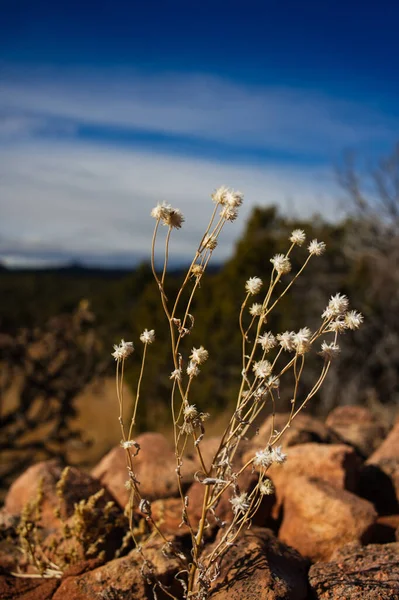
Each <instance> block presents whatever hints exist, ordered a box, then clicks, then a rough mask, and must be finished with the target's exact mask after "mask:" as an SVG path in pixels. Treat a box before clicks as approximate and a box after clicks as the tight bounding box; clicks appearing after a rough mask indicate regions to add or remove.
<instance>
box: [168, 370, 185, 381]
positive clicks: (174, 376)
mask: <svg viewBox="0 0 399 600" xmlns="http://www.w3.org/2000/svg"><path fill="white" fill-rule="evenodd" d="M181 376H182V372H181V369H175V370H174V371H172V373H171V374H170V377H169V379H174V380H175V381H181Z"/></svg>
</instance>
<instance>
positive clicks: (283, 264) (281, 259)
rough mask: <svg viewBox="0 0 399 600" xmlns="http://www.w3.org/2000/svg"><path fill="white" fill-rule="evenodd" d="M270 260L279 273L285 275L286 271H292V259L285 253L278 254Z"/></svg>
mask: <svg viewBox="0 0 399 600" xmlns="http://www.w3.org/2000/svg"><path fill="white" fill-rule="evenodd" d="M270 262H271V263H272V265H273V267H274V268H275V269H276V271H277V273H278V274H279V275H284V274H285V273H289V272H290V271H291V262H290V259H289V258H288V256H284V254H276V255H275V256H273V258H271V259H270Z"/></svg>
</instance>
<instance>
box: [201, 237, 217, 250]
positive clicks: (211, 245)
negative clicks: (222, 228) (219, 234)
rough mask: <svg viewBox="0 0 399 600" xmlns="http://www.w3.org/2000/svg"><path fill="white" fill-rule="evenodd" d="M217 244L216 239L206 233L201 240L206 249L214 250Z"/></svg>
mask: <svg viewBox="0 0 399 600" xmlns="http://www.w3.org/2000/svg"><path fill="white" fill-rule="evenodd" d="M217 245H218V241H217V239H216V238H215V237H214V236H212V235H207V236H206V237H205V239H204V241H203V247H204V248H207V249H208V250H214V249H215V248H216V246H217Z"/></svg>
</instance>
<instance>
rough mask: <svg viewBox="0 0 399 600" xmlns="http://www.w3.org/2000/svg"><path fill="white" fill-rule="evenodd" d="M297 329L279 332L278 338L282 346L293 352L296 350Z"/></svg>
mask: <svg viewBox="0 0 399 600" xmlns="http://www.w3.org/2000/svg"><path fill="white" fill-rule="evenodd" d="M294 338H295V331H284V333H278V334H277V339H278V341H279V344H280V346H281V347H282V349H283V350H286V351H287V352H292V351H293V350H295V343H294Z"/></svg>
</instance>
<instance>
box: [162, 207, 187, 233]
mask: <svg viewBox="0 0 399 600" xmlns="http://www.w3.org/2000/svg"><path fill="white" fill-rule="evenodd" d="M162 222H163V225H167V226H168V227H174V228H175V229H180V228H181V226H182V223H184V217H183V214H182V212H181V211H180V210H179V209H178V208H172V209H171V210H170V211H169V213H168V215H167V216H166V217H165V218H164V219H162Z"/></svg>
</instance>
